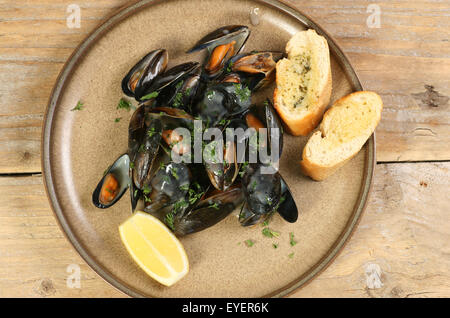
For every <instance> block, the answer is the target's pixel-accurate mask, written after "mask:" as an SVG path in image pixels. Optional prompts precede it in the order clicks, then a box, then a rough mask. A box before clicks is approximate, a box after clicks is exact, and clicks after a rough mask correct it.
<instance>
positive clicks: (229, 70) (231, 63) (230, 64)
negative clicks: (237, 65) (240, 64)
mask: <svg viewBox="0 0 450 318" xmlns="http://www.w3.org/2000/svg"><path fill="white" fill-rule="evenodd" d="M233 65H234V63H233V62H232V61H230V63H229V64H228V67H227V72H228V73H230V72H231V71H232V70H233Z"/></svg>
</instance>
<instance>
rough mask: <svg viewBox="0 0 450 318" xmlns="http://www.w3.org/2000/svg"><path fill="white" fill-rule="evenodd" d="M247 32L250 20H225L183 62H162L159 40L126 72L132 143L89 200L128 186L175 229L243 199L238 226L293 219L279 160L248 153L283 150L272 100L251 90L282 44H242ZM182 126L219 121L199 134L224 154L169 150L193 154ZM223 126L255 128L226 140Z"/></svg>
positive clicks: (102, 204) (187, 229) (116, 194)
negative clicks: (196, 58) (197, 155)
mask: <svg viewBox="0 0 450 318" xmlns="http://www.w3.org/2000/svg"><path fill="white" fill-rule="evenodd" d="M249 35H250V31H249V29H248V27H246V26H236V25H233V26H225V27H222V28H220V29H218V30H216V31H214V32H212V33H210V34H208V35H206V36H205V37H204V38H202V39H201V40H200V41H199V42H198V43H197V44H196V45H195V46H194V47H193V48H192V49H191V50H189V51H188V52H187V53H191V52H195V51H200V50H205V51H206V52H207V54H206V60H205V62H204V63H203V64H200V63H198V62H188V63H183V64H180V65H177V66H174V67H172V68H170V69H168V70H166V68H167V65H168V59H169V58H168V52H167V51H166V50H164V49H159V50H155V51H152V52H150V53H149V54H147V55H146V56H145V57H143V58H142V59H141V60H140V61H139V62H138V63H137V64H136V65H135V66H134V67H133V68H132V69H131V70H130V71H129V72H128V74H127V75H126V76H125V77H124V79H123V81H122V90H123V93H124V94H125V95H127V96H129V97H132V98H134V99H135V100H136V101H137V102H138V103H139V106H138V108H137V109H136V110H135V112H134V113H133V115H132V117H131V120H130V123H129V129H128V134H129V142H128V152H127V153H126V154H124V155H122V156H120V157H119V158H118V159H117V160H116V161H115V162H114V163H113V164H112V165H111V166H110V167H109V169H108V170H107V171H106V172H105V174H104V176H103V178H102V179H101V181H100V182H99V184H98V186H97V187H96V189H95V190H94V193H93V203H94V205H95V206H97V207H99V208H108V207H110V206H112V205H113V204H115V203H116V202H117V201H118V200H119V199H120V198H121V197H122V195H123V194H124V193H125V192H126V190H127V189H129V190H130V195H131V207H132V211H134V210H135V209H136V207H137V205H138V203H139V202H141V204H142V203H143V205H144V211H145V212H147V213H151V214H152V215H155V216H157V217H158V218H160V219H161V220H163V221H164V222H165V223H166V224H167V226H168V227H170V228H171V229H172V230H173V232H174V233H175V234H176V235H178V236H182V235H186V234H190V233H194V232H198V231H201V230H203V229H206V228H208V227H210V226H213V225H215V224H217V223H218V222H220V221H221V220H223V219H224V218H225V217H226V216H228V215H229V214H230V213H231V212H232V211H233V210H235V209H236V208H239V207H240V214H239V222H240V224H241V225H243V226H250V225H253V224H257V223H260V222H263V221H264V220H266V219H267V218H268V217H270V216H271V215H272V214H273V213H276V212H278V213H279V214H280V215H281V216H282V217H283V218H284V219H285V220H286V221H288V222H291V223H292V222H295V221H296V220H297V217H298V210H297V206H296V204H295V201H294V199H293V197H292V195H291V192H290V190H289V187H288V186H287V184H286V182H285V181H284V179H283V178H282V176H281V175H280V173H279V172H278V169H276V168H275V167H276V166H277V164H278V162H271V161H267V160H266V161H263V160H261V159H260V158H258V157H257V156H256V160H250V159H249V158H250V157H251V156H252V153H254V152H255V150H258V149H259V150H261V149H264V150H265V152H266V153H275V152H277V153H278V154H279V156H278V158H279V157H280V156H281V152H282V148H283V129H282V125H281V122H280V120H279V118H278V116H277V114H276V112H275V110H274V108H273V106H272V104H271V102H270V100H267V101H266V102H264V103H263V104H262V105H254V104H252V98H251V97H252V93H253V92H255V91H257V90H258V89H260V88H262V87H264V86H267V85H268V84H270V83H272V82H273V81H274V76H275V67H276V63H277V61H278V60H279V59H281V58H282V57H283V53H280V52H267V51H257V52H250V53H242V50H243V47H244V45H245V43H246V41H247V39H248V37H249ZM198 123H200V124H198ZM179 128H184V129H185V130H186V131H189V132H191V133H192V135H195V131H194V130H197V131H200V130H201V131H200V132H201V133H202V134H204V133H206V132H208V131H209V130H210V129H211V128H217V129H219V131H220V132H221V134H220V135H219V136H217V135H215V136H213V137H212V138H211V139H210V141H208V142H205V141H204V140H200V147H201V151H202V154H204V153H207V152H208V151H211V152H216V149H219V152H222V150H223V156H222V157H221V158H222V159H223V160H218V161H217V160H202V161H200V162H198V161H196V160H194V161H192V160H185V161H181V162H180V161H179V160H178V161H177V160H174V154H176V155H179V156H184V155H186V154H187V155H188V157H189V156H190V158H191V159H192V157H193V156H194V154H192V153H191V152H192V151H191V149H192V148H195V143H196V141H195V140H192V138H184V135H182V134H180V133H178V129H179ZM229 128H233V129H238V128H242V131H245V132H248V131H253V132H254V133H253V134H249V133H244V134H241V135H236V136H233V137H232V138H227V139H226V140H227V141H226V142H224V141H223V140H225V135H226V134H227V133H228V131H229ZM248 128H253V129H254V130H251V129H250V130H249V129H248ZM261 128H266V129H265V131H266V137H267V138H262V136H261V135H260V131H261V130H260V129H261ZM194 139H195V138H194ZM230 140H231V141H230ZM218 141H222V142H221V143H218ZM197 142H198V140H197ZM193 145H194V147H192V146H193ZM217 145H219V146H218V147H219V148H217ZM197 146H198V144H197ZM208 149H210V150H208ZM238 149H241V150H242V149H243V151H238ZM194 152H195V151H194ZM268 171H270V173H268Z"/></svg>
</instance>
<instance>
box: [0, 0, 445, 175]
mask: <svg viewBox="0 0 450 318" xmlns="http://www.w3.org/2000/svg"><path fill="white" fill-rule="evenodd" d="M286 2H287V3H288V4H290V5H292V6H294V7H297V8H298V9H300V10H302V11H304V12H305V13H306V14H308V15H310V16H311V17H312V18H313V19H314V20H316V21H317V22H318V23H319V24H321V25H322V26H323V27H324V28H325V29H326V30H327V31H328V32H329V33H330V34H331V35H332V36H334V37H335V39H336V40H337V42H338V43H339V44H340V45H341V46H342V48H343V50H344V51H345V52H346V53H347V55H348V56H349V58H350V60H351V62H352V64H353V66H354V67H355V69H356V71H357V73H358V74H359V76H360V78H361V81H362V83H363V85H364V87H365V88H366V89H367V90H374V91H376V92H378V93H379V94H380V95H381V96H382V98H383V100H384V103H385V109H384V112H383V120H382V122H381V123H380V125H379V127H378V129H377V133H378V135H377V136H378V139H377V146H378V160H379V161H380V162H385V161H421V160H449V159H450V149H449V147H448V146H447V145H448V144H449V142H450V128H449V122H450V120H449V119H450V114H449V98H448V97H449V96H450V78H449V76H448V74H449V73H450V23H449V20H448V14H449V12H450V4H449V3H448V2H445V1H444V2H436V1H431V0H429V1H405V0H402V1H389V2H387V1H386V2H377V4H378V5H379V6H380V9H381V28H379V29H377V28H374V29H371V28H369V27H368V26H367V23H366V20H367V18H368V16H369V15H370V13H367V7H368V5H369V4H371V3H372V1H366V0H340V1H338V0H334V1H322V0H320V1H319V0H313V1H292V0H291V1H286ZM71 3H72V1H66V0H58V1H49V0H36V1H21V2H20V3H17V2H16V1H12V0H2V1H0V30H1V31H0V97H1V98H0V155H1V156H0V173H11V172H39V171H40V169H41V168H40V162H39V160H40V158H39V141H40V136H39V130H40V127H41V124H42V118H43V113H44V111H45V107H46V104H47V101H48V98H49V95H50V92H51V89H52V87H53V84H54V82H55V80H56V77H57V75H58V73H59V71H60V70H61V68H62V66H63V64H64V62H65V61H66V59H67V58H68V57H69V55H70V54H71V52H72V51H73V49H74V48H75V47H76V46H77V45H78V44H79V43H80V41H82V39H83V38H84V37H85V36H86V35H87V34H88V33H89V32H90V31H92V30H93V29H94V28H95V27H96V26H97V25H98V24H99V23H101V22H102V21H103V20H104V18H105V16H107V15H108V14H110V13H112V12H114V11H115V10H117V9H118V8H120V7H121V6H123V5H125V4H126V3H127V1H125V0H113V1H106V0H102V1H93V0H91V1H87V0H83V1H77V2H76V3H77V4H78V5H79V6H80V7H81V13H82V20H81V28H80V29H69V28H68V27H67V26H66V19H67V16H68V13H67V12H66V9H67V6H68V5H69V4H71ZM431 86H432V87H433V89H428V88H426V87H431ZM436 96H440V97H439V98H436Z"/></svg>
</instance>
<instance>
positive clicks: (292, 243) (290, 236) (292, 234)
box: [289, 232, 297, 246]
mask: <svg viewBox="0 0 450 318" xmlns="http://www.w3.org/2000/svg"><path fill="white" fill-rule="evenodd" d="M289 239H290V241H289V243H290V244H291V246H294V245H295V244H297V241H295V240H294V233H292V232H291V233H289Z"/></svg>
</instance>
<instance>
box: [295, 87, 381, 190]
mask: <svg viewBox="0 0 450 318" xmlns="http://www.w3.org/2000/svg"><path fill="white" fill-rule="evenodd" d="M382 109H383V101H382V100H381V98H380V96H378V94H376V93H373V92H356V93H353V94H350V95H348V96H345V97H343V98H341V99H340V100H338V101H337V102H336V103H334V105H333V106H332V107H331V108H330V109H329V110H328V111H327V112H326V113H325V115H324V116H323V121H322V123H321V124H320V126H319V129H318V130H317V131H316V132H314V134H313V135H312V136H311V137H310V139H309V140H308V142H307V144H306V146H305V148H304V149H303V160H302V161H301V162H300V165H301V167H302V171H303V172H304V173H305V174H306V175H308V176H310V177H311V178H313V179H314V180H317V181H321V180H324V179H326V178H327V177H328V176H330V175H331V174H333V173H334V172H336V170H338V169H339V168H340V167H342V166H343V165H344V164H345V163H346V162H347V161H349V160H350V159H351V158H353V157H354V156H355V155H356V154H357V153H358V152H359V151H360V150H361V148H362V146H363V145H364V144H365V143H366V141H367V140H368V139H369V137H370V136H371V135H372V134H373V132H374V131H375V128H376V127H377V125H378V123H379V122H380V119H381V111H382Z"/></svg>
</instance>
